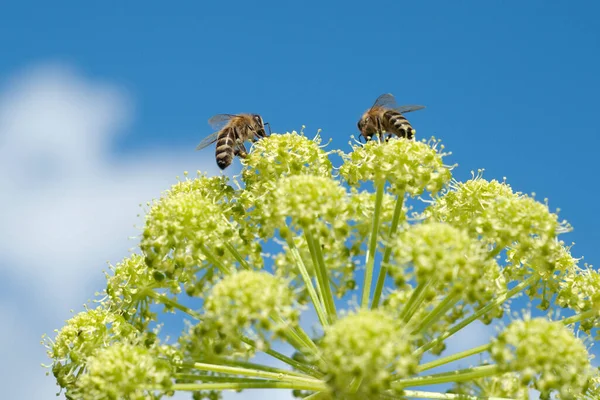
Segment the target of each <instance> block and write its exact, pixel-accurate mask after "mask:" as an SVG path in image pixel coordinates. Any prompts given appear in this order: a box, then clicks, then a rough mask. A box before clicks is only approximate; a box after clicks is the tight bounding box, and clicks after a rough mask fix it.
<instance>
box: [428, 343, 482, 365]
mask: <svg viewBox="0 0 600 400" xmlns="http://www.w3.org/2000/svg"><path fill="white" fill-rule="evenodd" d="M489 348H490V344H489V343H488V344H484V345H481V346H479V347H474V348H472V349H469V350H465V351H461V352H460V353H456V354H452V355H450V356H447V357H442V358H438V359H437V360H433V361H431V362H428V363H425V364H421V365H419V367H418V368H417V372H423V371H427V370H428V369H432V368H436V367H439V366H440V365H444V364H448V363H451V362H453V361H458V360H461V359H463V358H466V357H469V356H472V355H474V354H479V353H483V352H484V351H488V350H489Z"/></svg>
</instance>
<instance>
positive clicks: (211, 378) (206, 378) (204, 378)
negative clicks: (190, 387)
mask: <svg viewBox="0 0 600 400" xmlns="http://www.w3.org/2000/svg"><path fill="white" fill-rule="evenodd" d="M174 378H175V379H177V380H179V381H181V380H184V379H185V380H187V381H194V382H211V383H216V382H256V379H253V378H236V377H233V376H217V375H195V374H184V373H177V374H175V376H174ZM261 382H276V381H272V380H271V381H263V380H261ZM188 383H191V382H188Z"/></svg>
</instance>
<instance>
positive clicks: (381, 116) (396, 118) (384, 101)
mask: <svg viewBox="0 0 600 400" xmlns="http://www.w3.org/2000/svg"><path fill="white" fill-rule="evenodd" d="M423 108H425V106H417V105H410V106H400V107H399V106H398V105H397V104H396V99H395V98H394V95H392V94H391V93H386V94H382V95H381V96H379V97H378V98H377V100H375V103H373V106H371V108H370V109H369V110H368V111H367V112H365V113H364V114H363V116H362V117H361V119H360V120H359V121H358V129H359V130H360V134H361V136H362V137H363V138H364V139H365V141H367V140H370V139H372V138H373V135H378V136H379V138H382V135H383V132H385V133H387V137H386V141H387V140H389V139H390V138H391V137H392V136H393V135H396V136H398V137H403V138H407V139H412V138H413V135H414V133H415V130H414V129H413V128H412V126H411V125H410V123H409V122H408V120H407V119H406V118H405V117H404V115H402V113H407V112H411V111H417V110H421V109H423Z"/></svg>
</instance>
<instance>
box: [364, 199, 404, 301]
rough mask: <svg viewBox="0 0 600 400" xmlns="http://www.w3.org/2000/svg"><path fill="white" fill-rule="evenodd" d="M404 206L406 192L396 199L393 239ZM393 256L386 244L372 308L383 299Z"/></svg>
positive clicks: (391, 236)
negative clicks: (389, 265) (388, 265)
mask: <svg viewBox="0 0 600 400" xmlns="http://www.w3.org/2000/svg"><path fill="white" fill-rule="evenodd" d="M403 206H404V192H403V193H401V194H399V195H398V198H397V199H396V208H394V216H393V217H392V225H391V226H390V233H389V235H388V236H389V237H388V239H391V238H393V237H394V235H395V234H396V231H397V230H398V223H399V222H400V216H401V215H402V207H403ZM391 256H392V247H391V246H389V245H386V246H385V250H384V251H383V261H382V263H381V268H380V269H379V276H378V277H377V284H376V285H375V293H374V294H373V302H372V303H371V308H372V309H375V308H377V307H379V300H380V299H381V293H382V292H383V286H384V285H385V278H386V276H387V270H388V269H387V266H386V265H387V263H388V262H389V261H390V257H391Z"/></svg>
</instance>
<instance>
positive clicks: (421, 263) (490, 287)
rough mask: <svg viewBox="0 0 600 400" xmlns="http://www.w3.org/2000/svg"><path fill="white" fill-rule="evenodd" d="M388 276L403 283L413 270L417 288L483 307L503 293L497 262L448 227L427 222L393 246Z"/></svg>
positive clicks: (409, 230)
mask: <svg viewBox="0 0 600 400" xmlns="http://www.w3.org/2000/svg"><path fill="white" fill-rule="evenodd" d="M392 249H393V250H392V254H393V256H392V266H391V268H390V275H391V276H392V277H394V278H395V280H396V281H397V282H402V283H404V282H406V281H408V280H409V279H410V275H407V273H408V268H409V267H410V266H412V268H413V273H414V277H415V280H416V282H417V284H426V283H431V284H432V285H433V286H434V287H435V289H436V293H450V294H457V295H460V296H461V298H463V299H464V300H465V301H467V302H469V303H478V304H486V303H487V302H488V301H490V300H491V299H492V298H493V297H494V295H496V294H498V293H503V292H504V291H506V287H505V282H504V280H503V276H502V275H501V272H500V269H499V267H498V264H497V263H496V260H494V259H493V258H490V257H489V252H488V251H487V249H486V248H485V247H483V245H482V243H481V242H478V241H474V240H472V239H471V238H470V237H469V235H468V234H467V233H466V232H465V231H462V230H460V229H457V228H454V227H453V226H451V225H448V224H444V223H439V222H428V223H423V224H418V225H412V226H410V227H408V228H407V229H405V230H403V231H402V232H400V233H399V234H398V235H397V238H396V240H395V242H393V244H392Z"/></svg>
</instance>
